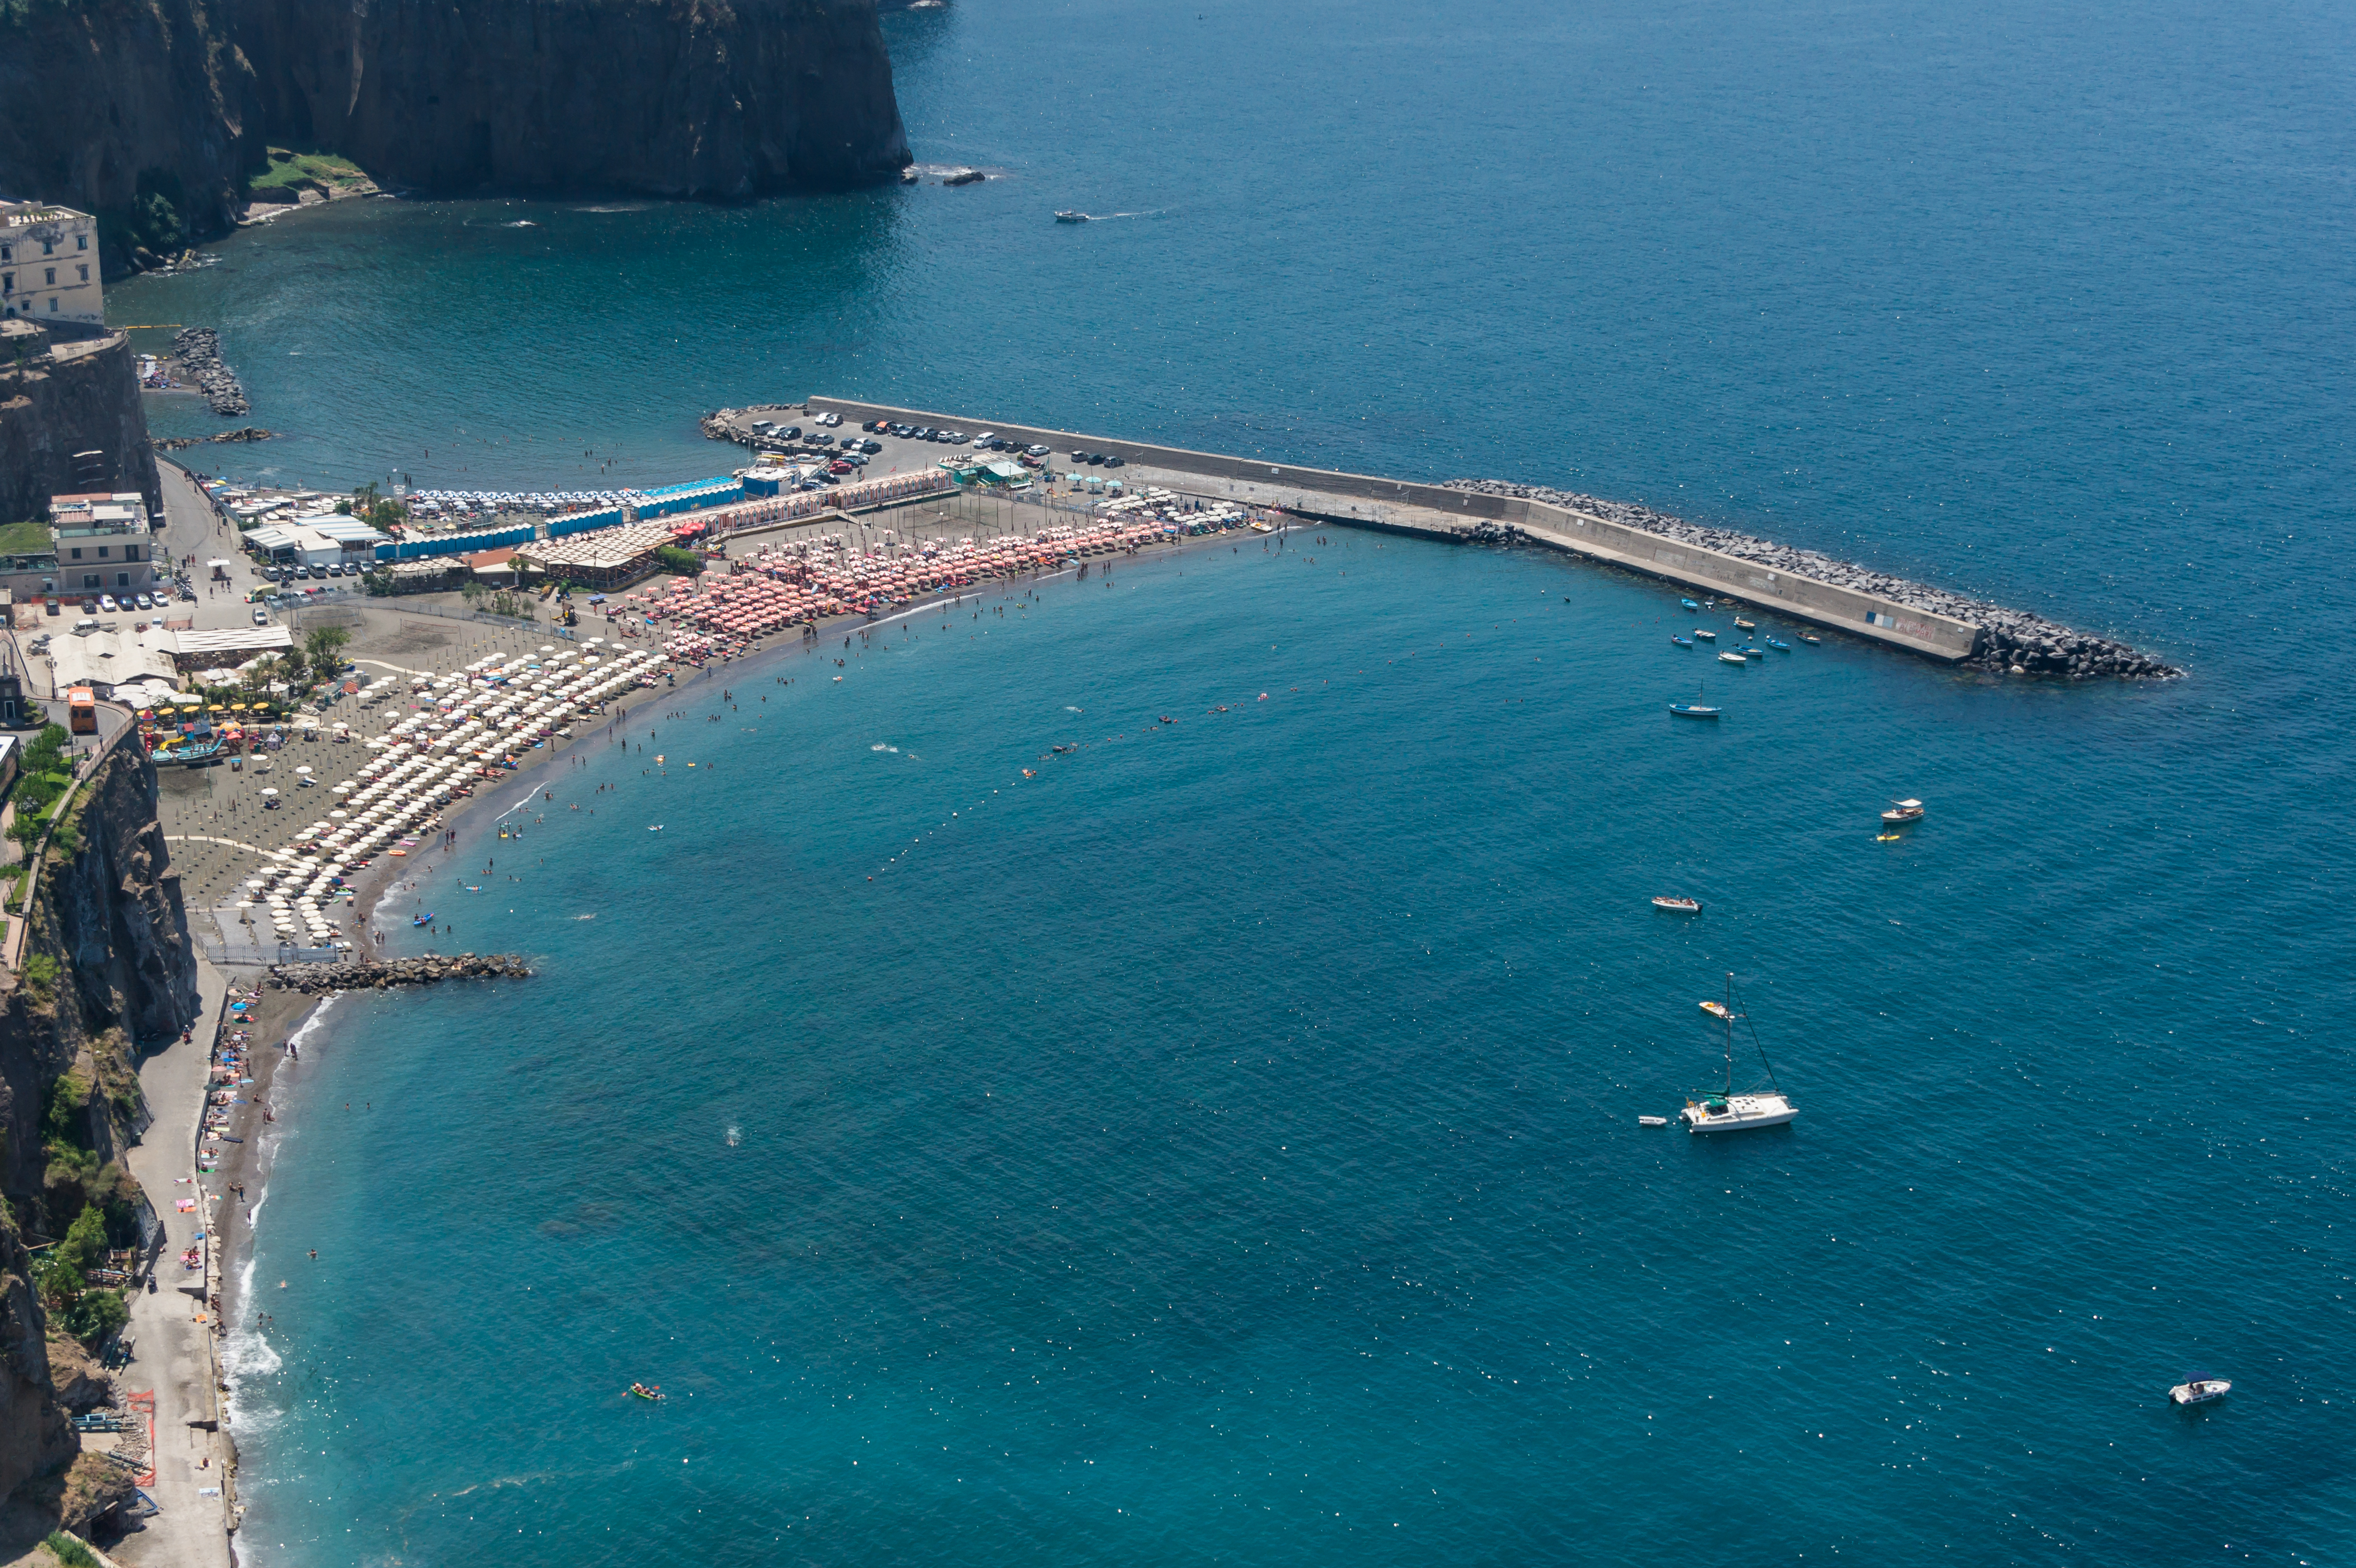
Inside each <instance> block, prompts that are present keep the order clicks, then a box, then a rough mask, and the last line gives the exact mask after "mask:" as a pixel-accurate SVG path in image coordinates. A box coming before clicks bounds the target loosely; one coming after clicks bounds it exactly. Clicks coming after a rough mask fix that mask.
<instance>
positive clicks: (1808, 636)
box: [1800, 631, 1824, 648]
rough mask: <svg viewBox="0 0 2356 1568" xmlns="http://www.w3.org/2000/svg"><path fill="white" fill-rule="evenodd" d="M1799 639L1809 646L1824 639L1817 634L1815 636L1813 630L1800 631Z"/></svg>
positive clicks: (1813, 645) (1812, 646)
mask: <svg viewBox="0 0 2356 1568" xmlns="http://www.w3.org/2000/svg"><path fill="white" fill-rule="evenodd" d="M1800 640H1801V641H1802V642H1804V643H1806V644H1807V645H1808V646H1809V647H1811V648H1814V647H1815V646H1816V645H1817V644H1818V643H1820V642H1822V641H1824V639H1823V638H1821V637H1818V636H1817V635H1816V634H1815V632H1813V631H1804V632H1802V633H1801V634H1800Z"/></svg>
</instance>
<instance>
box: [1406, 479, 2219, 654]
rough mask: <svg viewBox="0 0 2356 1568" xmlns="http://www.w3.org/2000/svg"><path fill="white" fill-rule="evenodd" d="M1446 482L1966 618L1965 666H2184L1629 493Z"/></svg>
mask: <svg viewBox="0 0 2356 1568" xmlns="http://www.w3.org/2000/svg"><path fill="white" fill-rule="evenodd" d="M1448 488H1449V489H1452V490H1465V491H1469V492H1471V493H1472V494H1474V495H1483V496H1518V497H1520V498H1522V499H1525V500H1534V501H1544V502H1546V503H1547V505H1549V506H1559V507H1569V508H1571V509H1573V510H1578V511H1583V512H1586V513H1588V514H1590V516H1594V517H1600V518H1602V519H1603V520H1604V521H1607V522H1616V523H1619V524H1620V525H1621V526H1622V527H1624V528H1637V529H1642V530H1644V532H1647V533H1657V534H1659V535H1661V536H1662V537H1663V538H1665V539H1674V540H1676V541H1677V542H1679V543H1681V544H1692V545H1697V546H1699V547H1700V548H1702V549H1704V550H1715V551H1717V552H1718V553H1719V554H1721V555H1731V556H1733V557H1735V558H1736V559H1737V560H1741V561H1750V562H1754V563H1756V564H1759V565H1761V566H1764V567H1767V568H1769V569H1771V570H1772V571H1777V572H1787V573H1790V574H1791V575H1794V576H1795V577H1813V578H1815V580H1816V581H1817V582H1820V583H1831V584H1834V585H1837V586H1839V587H1843V588H1849V589H1853V590H1855V591H1856V592H1858V593H1860V594H1874V595H1878V596H1880V597H1882V598H1885V599H1889V600H1891V601H1892V602H1894V603H1897V604H1901V605H1908V606H1912V607H1913V608H1915V609H1918V610H1928V611H1930V612H1931V613H1932V614H1933V615H1943V616H1948V617H1952V618H1954V619H1956V620H1960V621H1968V622H1971V623H1973V624H1974V625H1976V626H1980V627H1984V628H1987V637H1985V638H1984V639H1981V646H1980V651H1979V652H1977V653H1976V654H1974V655H1973V656H1972V657H1971V658H1969V659H1967V660H1964V661H1963V662H1964V665H1965V668H1967V669H1977V670H1993V671H1999V672H2002V671H2009V672H2011V673H2013V674H2016V675H2067V676H2070V677H2072V679H2083V678H2084V677H2086V676H2089V675H2111V676H2117V677H2119V678H2121V679H2125V680H2166V679H2168V678H2169V677H2172V676H2177V675H2181V674H2183V673H2184V671H2181V670H2178V669H2174V668H2172V667H2170V666H2169V665H2167V664H2163V663H2161V662H2160V661H2159V660H2157V659H2153V658H2151V657H2149V656H2148V655H2146V654H2142V653H2138V652H2136V650H2134V649H2132V648H2130V647H2128V646H2127V645H2126V643H2123V642H2115V641H2113V640H2111V639H2109V638H2104V637H2090V636H2088V635H2087V634H2085V633H2084V632H2081V631H2073V630H2072V629H2071V628H2068V627H2066V626H2061V625H2058V624H2056V623H2055V622H2052V621H2050V620H2047V619H2046V618H2044V617H2042V616H2038V615H2031V614H2029V612H2028V611H2026V610H2013V609H2007V608H2005V607H2003V606H2001V605H1992V604H1988V603H1986V602H1984V601H1982V600H1979V599H1967V598H1965V597H1964V596H1962V595H1961V594H1951V593H1949V592H1947V590H1945V589H1944V588H1933V587H1932V586H1930V585H1927V584H1923V583H1915V582H1910V581H1908V580H1907V579H1906V578H1904V577H1893V576H1891V575H1890V574H1888V573H1887V572H1877V571H1875V570H1873V568H1871V567H1870V566H1860V565H1858V564H1856V563H1855V562H1853V561H1837V560H1835V559H1834V558H1833V557H1831V556H1829V555H1822V554H1819V553H1816V552H1815V551H1813V550H1795V549H1794V548H1792V547H1791V546H1790V545H1788V544H1777V543H1775V542H1773V541H1772V540H1766V539H1760V538H1757V537H1755V536H1753V535H1751V534H1748V533H1738V532H1734V531H1733V530H1732V529H1726V528H1704V527H1701V526H1700V525H1698V524H1697V523H1691V522H1687V521H1685V519H1683V518H1679V517H1671V516H1669V515H1668V514H1667V513H1666V512H1658V511H1655V510H1653V509H1652V508H1650V507H1645V506H1637V505H1634V504H1633V503H1632V502H1628V501H1612V500H1605V499H1602V498H1601V497H1600V496H1585V495H1580V494H1579V493H1578V492H1577V491H1574V490H1557V489H1547V487H1546V486H1543V485H1516V484H1511V483H1508V482H1507V481H1505V480H1504V479H1451V480H1449V481H1448Z"/></svg>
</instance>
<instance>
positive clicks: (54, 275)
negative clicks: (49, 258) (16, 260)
mask: <svg viewBox="0 0 2356 1568" xmlns="http://www.w3.org/2000/svg"><path fill="white" fill-rule="evenodd" d="M41 270H42V271H43V272H45V273H47V274H48V285H49V286H50V287H51V288H55V287H56V286H57V284H58V269H57V268H55V267H44V268H42V269H41Z"/></svg>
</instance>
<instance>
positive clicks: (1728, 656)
mask: <svg viewBox="0 0 2356 1568" xmlns="http://www.w3.org/2000/svg"><path fill="white" fill-rule="evenodd" d="M1718 661H1719V663H1720V664H1748V663H1750V662H1751V660H1748V659H1745V658H1743V657H1742V655H1740V653H1735V652H1732V651H1729V652H1725V653H1721V654H1719V656H1718Z"/></svg>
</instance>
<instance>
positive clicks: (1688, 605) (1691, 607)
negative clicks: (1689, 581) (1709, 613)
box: [1677, 599, 1701, 610]
mask: <svg viewBox="0 0 2356 1568" xmlns="http://www.w3.org/2000/svg"><path fill="white" fill-rule="evenodd" d="M1677 603H1679V604H1681V605H1683V606H1685V607H1686V608H1687V609H1689V610H1697V609H1699V608H1701V607H1700V606H1699V605H1697V604H1696V603H1694V602H1693V601H1692V600H1691V599H1679V600H1678V601H1677Z"/></svg>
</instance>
